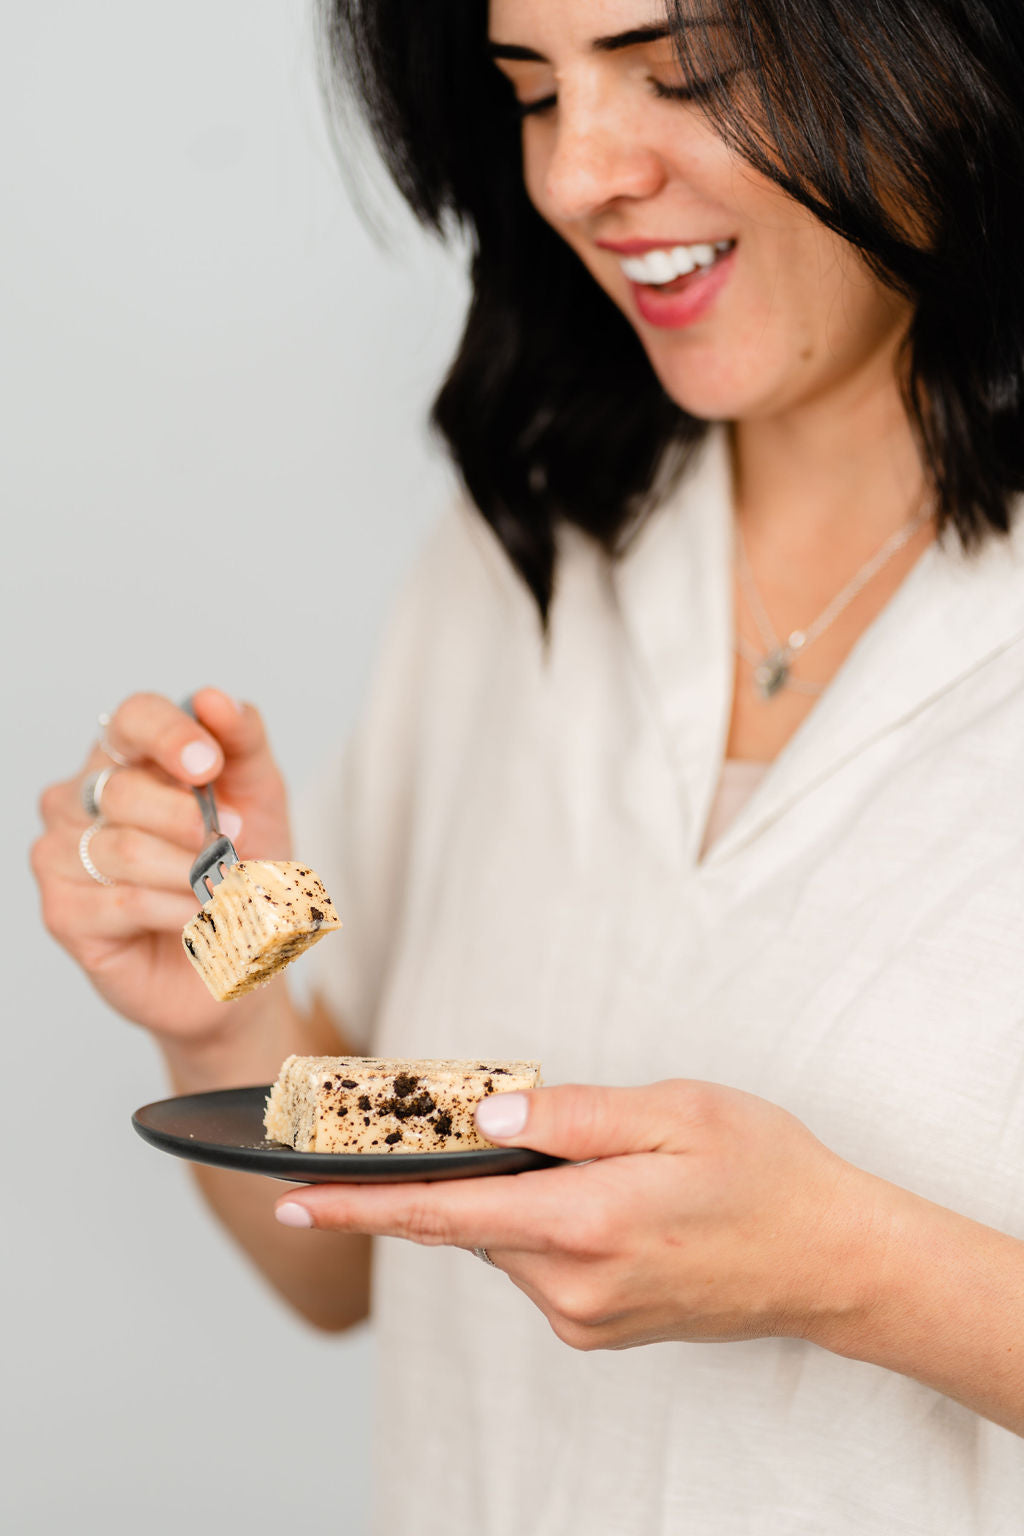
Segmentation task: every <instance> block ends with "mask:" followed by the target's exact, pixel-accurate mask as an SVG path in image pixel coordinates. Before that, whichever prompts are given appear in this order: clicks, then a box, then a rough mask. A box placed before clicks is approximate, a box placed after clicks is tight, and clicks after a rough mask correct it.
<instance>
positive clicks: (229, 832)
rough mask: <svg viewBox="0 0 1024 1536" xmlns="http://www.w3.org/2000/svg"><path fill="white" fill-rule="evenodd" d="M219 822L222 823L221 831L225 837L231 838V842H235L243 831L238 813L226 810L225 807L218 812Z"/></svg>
mask: <svg viewBox="0 0 1024 1536" xmlns="http://www.w3.org/2000/svg"><path fill="white" fill-rule="evenodd" d="M217 820H218V821H219V822H220V829H221V831H222V832H223V833H224V835H225V837H230V839H231V841H232V842H234V841H235V839H236V838H237V836H238V834H239V832H241V830H242V818H241V816H239V814H238V812H237V811H229V810H226V809H225V807H224V806H221V808H220V810H219V811H218V812H217Z"/></svg>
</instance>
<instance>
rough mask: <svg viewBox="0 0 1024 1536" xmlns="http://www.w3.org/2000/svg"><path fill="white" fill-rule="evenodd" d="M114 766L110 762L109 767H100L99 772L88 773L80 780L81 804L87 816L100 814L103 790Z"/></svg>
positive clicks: (101, 812)
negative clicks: (86, 776)
mask: <svg viewBox="0 0 1024 1536" xmlns="http://www.w3.org/2000/svg"><path fill="white" fill-rule="evenodd" d="M115 766H116V765H115V764H113V763H112V764H111V765H110V767H109V768H101V769H100V771H99V773H90V774H89V776H88V778H86V779H84V780H83V781H82V806H83V808H84V810H85V814H86V815H87V816H92V817H97V816H102V814H103V811H102V809H101V805H102V800H103V791H104V790H105V789H106V787H107V783H108V781H109V779H110V775H111V774H112V773H113V772H114V769H115Z"/></svg>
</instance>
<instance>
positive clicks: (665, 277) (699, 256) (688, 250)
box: [622, 240, 733, 287]
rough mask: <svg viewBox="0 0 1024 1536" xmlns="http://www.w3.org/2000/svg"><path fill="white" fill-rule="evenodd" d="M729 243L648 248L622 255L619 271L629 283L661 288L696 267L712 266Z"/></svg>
mask: <svg viewBox="0 0 1024 1536" xmlns="http://www.w3.org/2000/svg"><path fill="white" fill-rule="evenodd" d="M732 246H733V242H732V241H731V240H716V241H715V243H714V245H705V244H700V245H674V246H672V247H671V248H668V249H665V250H657V251H647V252H645V254H644V255H643V256H625V257H623V259H622V270H623V272H624V273H625V275H626V277H628V278H629V281H630V282H631V283H648V284H651V285H653V286H656V287H661V286H663V285H664V284H665V283H671V282H674V281H675V279H676V278H677V277H683V276H685V275H686V274H687V273H689V272H695V271H696V270H697V269H698V268H706V267H710V266H712V265H713V264H714V262H715V260H716V258H717V257H718V256H721V255H723V254H724V253H725V252H726V251H729V250H731V249H732Z"/></svg>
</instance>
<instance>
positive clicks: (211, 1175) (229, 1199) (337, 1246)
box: [161, 978, 370, 1331]
mask: <svg viewBox="0 0 1024 1536" xmlns="http://www.w3.org/2000/svg"><path fill="white" fill-rule="evenodd" d="M225 1008H226V1009H227V1008H229V1009H230V1010H231V1014H230V1017H229V1019H228V1021H227V1022H228V1023H229V1025H230V1029H229V1031H228V1032H227V1033H224V1034H222V1035H219V1036H218V1037H217V1038H216V1039H213V1040H210V1041H206V1042H202V1043H191V1044H187V1045H186V1044H183V1043H182V1042H180V1041H170V1042H162V1045H161V1048H162V1052H163V1055H164V1059H165V1061H166V1063H167V1068H168V1072H169V1074H170V1079H171V1084H172V1086H173V1088H174V1091H175V1092H176V1093H202V1092H207V1091H211V1090H214V1089H218V1088H230V1087H242V1086H246V1085H251V1084H254V1083H266V1082H272V1081H273V1079H274V1078H275V1077H276V1076H277V1073H278V1069H279V1068H280V1065H281V1062H282V1061H283V1060H284V1058H285V1057H286V1056H287V1055H289V1054H291V1053H292V1052H295V1053H297V1054H299V1055H304V1056H306V1055H308V1056H315V1055H331V1054H337V1053H341V1052H344V1050H345V1042H344V1041H343V1040H342V1039H341V1037H340V1036H339V1034H338V1031H337V1029H336V1027H335V1026H334V1024H333V1023H332V1021H331V1020H330V1019H329V1017H328V1015H327V1013H326V1011H325V1010H324V1009H322V1008H319V1007H318V1008H314V1009H313V1011H312V1012H311V1013H308V1014H306V1013H303V1012H301V1011H300V1010H299V1009H298V1008H297V1007H296V1005H295V1003H294V1001H293V1000H292V999H291V997H290V995H289V993H288V990H287V987H286V985H285V983H284V980H283V979H282V978H279V979H278V980H277V981H275V982H274V983H272V985H271V986H269V987H266V988H264V989H262V990H261V991H260V992H258V993H255V994H254V995H253V996H252V997H251V998H248V999H245V1000H243V1001H241V1002H238V1003H231V1004H225ZM193 1172H194V1176H195V1179H196V1182H197V1184H198V1185H199V1188H200V1190H201V1192H202V1195H203V1198H204V1200H205V1201H206V1203H207V1205H208V1206H209V1207H210V1209H211V1211H212V1212H213V1213H214V1215H215V1216H216V1217H217V1219H218V1221H220V1223H221V1224H222V1225H223V1226H224V1227H226V1228H227V1230H228V1231H229V1232H230V1233H231V1235H232V1236H233V1237H234V1239H235V1241H236V1242H237V1243H238V1244H239V1246H240V1247H241V1248H242V1249H243V1250H244V1251H245V1253H246V1254H247V1255H248V1256H249V1258H250V1259H251V1260H252V1261H253V1263H254V1264H255V1265H256V1267H257V1269H259V1270H260V1272H261V1273H262V1274H263V1275H264V1277H265V1278H266V1279H267V1280H268V1281H269V1283H270V1284H271V1285H272V1286H273V1287H274V1289H275V1290H276V1291H277V1292H278V1293H279V1294H280V1295H281V1296H282V1297H283V1298H284V1299H285V1300H286V1301H287V1302H288V1303H289V1304H290V1305H291V1306H293V1307H295V1308H296V1310H297V1311H299V1312H300V1313H301V1314H302V1315H303V1317H305V1318H306V1319H307V1320H308V1321H309V1322H311V1323H313V1324H314V1325H315V1326H316V1327H319V1328H325V1329H330V1330H332V1331H333V1330H337V1329H341V1328H347V1327H349V1326H350V1325H351V1324H353V1323H356V1322H358V1321H359V1320H360V1319H361V1318H363V1317H365V1316H366V1313H367V1309H368V1305H369V1268H370V1239H369V1238H366V1237H362V1236H350V1235H339V1234H336V1233H310V1232H302V1231H298V1232H297V1231H294V1230H289V1229H288V1228H286V1227H282V1226H281V1225H280V1224H279V1223H278V1222H276V1221H275V1220H274V1217H273V1205H274V1201H275V1199H278V1198H279V1197H280V1196H281V1194H282V1193H283V1192H284V1190H286V1189H287V1188H288V1186H287V1185H285V1184H282V1183H281V1182H280V1181H279V1180H277V1179H264V1178H259V1177H256V1176H254V1175H253V1174H246V1173H233V1172H229V1171H227V1170H225V1169H220V1168H212V1167H206V1166H204V1165H202V1164H193Z"/></svg>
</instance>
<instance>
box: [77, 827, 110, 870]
mask: <svg viewBox="0 0 1024 1536" xmlns="http://www.w3.org/2000/svg"><path fill="white" fill-rule="evenodd" d="M105 825H106V823H105V822H104V821H103V820H102V819H101V820H99V821H94V822H93V823H92V825H91V826H88V827H86V829H85V831H84V832H83V833H82V835H81V837H80V838H79V839H78V857H79V858H80V859H81V861H82V868H83V869H84V870H85V872H86V874H87V875H91V876H92V878H93V879H94V880H95V881H96V883H97V885H116V884H117V881H116V880H111V879H110V878H109V877H108V876H107V875H102V874H100V872H99V870H98V869H97V868H96V865H95V864H94V863H93V861H92V859H91V858H90V857H89V844H90V843H91V842H92V840H93V838H94V837H95V836H96V833H97V832H98V831H99V829H100V827H102V826H105Z"/></svg>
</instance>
